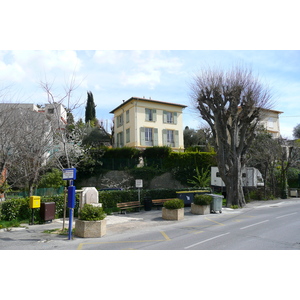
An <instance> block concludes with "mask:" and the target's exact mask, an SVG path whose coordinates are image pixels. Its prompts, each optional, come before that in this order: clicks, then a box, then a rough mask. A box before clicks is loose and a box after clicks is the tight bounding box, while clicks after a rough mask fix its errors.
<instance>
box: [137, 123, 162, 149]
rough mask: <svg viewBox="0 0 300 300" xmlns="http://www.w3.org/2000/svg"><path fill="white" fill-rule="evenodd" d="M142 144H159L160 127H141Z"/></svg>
mask: <svg viewBox="0 0 300 300" xmlns="http://www.w3.org/2000/svg"><path fill="white" fill-rule="evenodd" d="M140 133H141V141H140V145H141V146H158V129H157V128H149V127H141V128H140Z"/></svg>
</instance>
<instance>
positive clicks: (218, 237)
mask: <svg viewBox="0 0 300 300" xmlns="http://www.w3.org/2000/svg"><path fill="white" fill-rule="evenodd" d="M229 233H230V232H227V233H224V234H220V235H217V236H215V237H212V238H210V239H207V240H204V241H201V242H199V243H196V244H193V245H190V246H187V247H185V248H184V249H189V248H192V247H195V246H197V245H200V244H203V243H205V242H208V241H211V240H214V239H217V238H219V237H221V236H224V235H227V234H229Z"/></svg>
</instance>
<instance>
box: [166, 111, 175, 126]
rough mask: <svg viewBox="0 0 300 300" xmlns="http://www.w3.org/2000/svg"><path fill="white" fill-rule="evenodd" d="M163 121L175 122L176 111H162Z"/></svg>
mask: <svg viewBox="0 0 300 300" xmlns="http://www.w3.org/2000/svg"><path fill="white" fill-rule="evenodd" d="M164 123H168V124H177V112H171V111H164Z"/></svg>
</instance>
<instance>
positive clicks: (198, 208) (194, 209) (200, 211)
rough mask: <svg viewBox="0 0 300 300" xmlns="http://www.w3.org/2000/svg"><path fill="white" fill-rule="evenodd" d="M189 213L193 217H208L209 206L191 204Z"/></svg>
mask: <svg viewBox="0 0 300 300" xmlns="http://www.w3.org/2000/svg"><path fill="white" fill-rule="evenodd" d="M191 213H192V214H194V215H208V214H210V205H196V204H194V203H192V204H191Z"/></svg>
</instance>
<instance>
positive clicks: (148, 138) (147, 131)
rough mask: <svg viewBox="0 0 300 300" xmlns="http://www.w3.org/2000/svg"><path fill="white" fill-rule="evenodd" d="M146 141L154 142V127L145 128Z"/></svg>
mask: <svg viewBox="0 0 300 300" xmlns="http://www.w3.org/2000/svg"><path fill="white" fill-rule="evenodd" d="M145 141H146V142H152V128H147V127H146V128H145Z"/></svg>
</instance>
